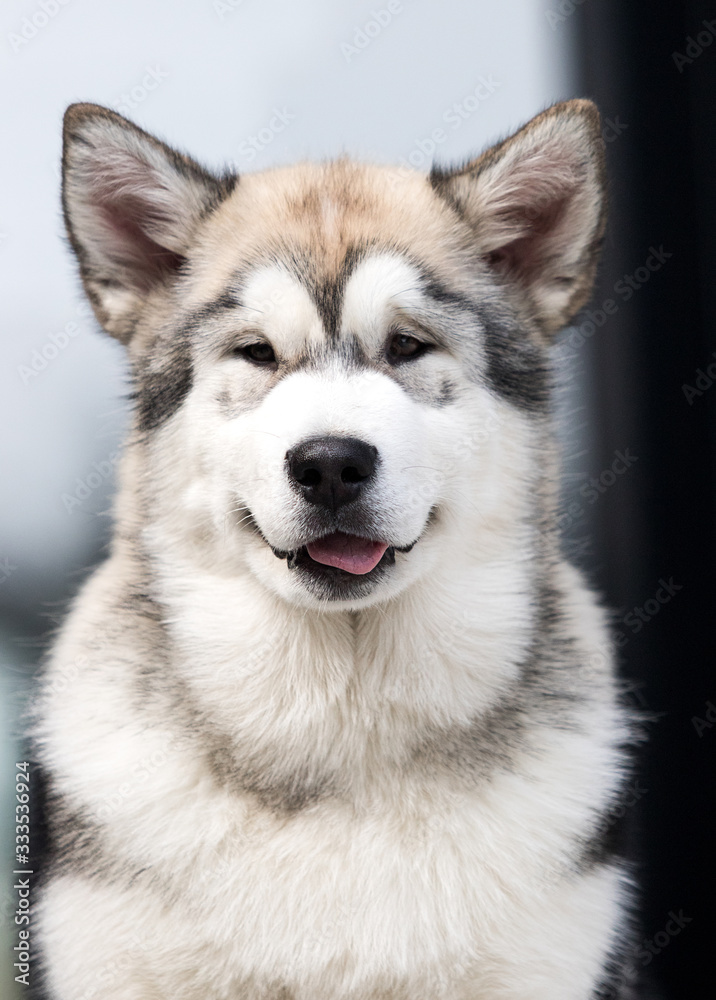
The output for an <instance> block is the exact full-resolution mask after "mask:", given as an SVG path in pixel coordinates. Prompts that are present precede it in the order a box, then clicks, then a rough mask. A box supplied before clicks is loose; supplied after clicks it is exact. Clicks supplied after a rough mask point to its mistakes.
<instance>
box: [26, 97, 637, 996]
mask: <svg viewBox="0 0 716 1000" xmlns="http://www.w3.org/2000/svg"><path fill="white" fill-rule="evenodd" d="M604 190H605V172H604V158H603V142H602V140H601V133H600V119H599V114H598V111H597V109H596V108H595V106H594V105H593V104H592V103H591V102H589V101H586V100H571V101H566V102H563V103H560V104H556V105H554V106H553V107H551V108H549V109H547V110H546V111H544V112H543V113H541V114H539V115H537V117H535V118H533V119H532V120H531V121H530V122H528V123H527V124H526V125H525V126H524V127H522V128H521V129H519V130H518V131H516V132H515V133H514V134H512V135H510V136H509V137H508V138H506V139H505V140H504V141H501V142H499V143H498V144H497V145H495V146H493V147H492V148H490V149H488V150H487V151H486V152H484V153H483V154H482V155H480V156H478V157H477V158H474V159H470V160H468V161H467V162H465V163H463V164H461V165H458V166H455V167H437V166H436V167H434V168H433V169H432V171H431V173H430V174H429V176H428V175H424V174H422V173H419V172H416V171H412V170H409V169H405V168H395V167H389V166H374V165H368V164H364V163H358V162H354V161H351V160H350V159H338V160H336V161H330V162H324V163H318V164H312V163H302V164H299V165H296V166H292V167H289V168H283V167H281V168H275V169H270V170H265V171H263V172H259V173H255V174H249V175H246V176H241V177H237V176H235V175H234V174H232V173H225V174H222V175H219V174H215V173H211V172H209V171H208V170H206V169H204V168H203V167H202V166H200V165H199V164H198V163H197V162H196V161H195V160H193V159H192V158H190V157H189V156H186V155H184V154H182V153H179V152H177V151H175V150H174V149H173V148H170V147H169V146H168V145H166V144H164V143H163V142H161V141H160V140H158V139H156V138H154V137H153V136H151V135H149V134H147V133H146V132H144V131H142V130H141V129H139V128H138V127H136V126H135V125H134V124H132V123H130V122H129V121H127V120H125V119H124V118H122V117H120V116H119V115H117V114H115V113H114V112H112V111H110V110H107V109H105V108H102V107H99V106H97V105H92V104H75V105H72V106H70V107H69V109H68V110H67V113H66V116H65V125H64V153H63V206H64V214H65V220H66V224H67V231H68V234H69V239H70V242H71V245H72V248H73V249H74V252H75V254H76V256H77V260H78V262H79V271H80V274H81V278H82V282H83V285H84V289H85V291H86V294H87V296H88V298H89V301H90V303H91V304H92V307H93V309H94V312H95V314H96V317H97V319H98V320H99V323H100V324H101V325H102V327H103V328H104V330H105V331H107V332H108V333H109V334H111V335H112V336H113V337H115V338H117V339H118V340H119V341H121V342H122V343H123V344H125V345H126V347H127V351H128V356H129V364H130V368H131V378H132V386H133V392H132V399H133V404H132V414H133V416H132V425H131V430H130V433H129V437H128V440H127V443H126V447H125V449H124V452H123V456H122V459H121V464H120V469H119V490H118V496H117V500H116V503H115V506H114V512H113V516H114V524H115V528H114V534H113V539H112V543H111V550H110V554H109V557H108V559H107V560H106V562H105V563H104V564H103V565H101V566H100V567H99V568H98V569H97V570H96V571H95V572H94V574H93V575H92V576H91V577H90V579H89V580H88V582H87V583H86V584H85V585H84V586H83V588H82V589H81V592H80V593H79V596H78V597H77V598H76V601H75V603H74V605H73V608H72V610H71V612H70V614H69V615H68V617H67V619H66V621H65V622H64V624H63V626H62V628H61V629H60V631H59V633H58V635H57V637H56V639H55V641H54V645H53V648H52V651H51V654H50V656H49V660H48V663H47V666H46V669H45V671H44V675H43V680H42V683H41V685H40V687H39V691H38V695H37V698H36V706H35V720H36V721H35V722H34V728H33V739H34V745H35V748H36V751H35V752H36V756H37V760H38V764H39V766H40V767H41V768H42V771H43V773H44V774H45V775H46V781H47V788H48V796H49V799H48V801H49V817H50V818H49V824H50V827H49V829H50V845H51V862H50V864H49V867H48V870H47V875H46V878H45V880H44V883H43V886H42V889H41V892H40V893H39V897H38V900H37V905H36V915H35V935H36V937H37V938H38V939H39V943H40V946H41V950H42V965H43V975H44V982H45V986H46V989H47V993H48V996H50V997H51V998H53V1000H92V998H95V997H101V998H103V1000H140V998H141V1000H239V998H241V1000H518V998H519V1000H525V998H528V997H529V998H530V1000H596V998H598V997H617V996H618V997H620V998H622V1000H624V998H628V997H632V996H635V995H636V993H635V989H636V986H635V980H634V974H633V971H631V964H630V963H631V961H632V955H633V936H634V933H635V931H634V919H633V908H634V900H635V893H636V891H637V889H636V884H635V881H636V880H635V875H634V871H633V869H632V866H631V864H630V862H629V861H628V860H627V859H626V858H625V857H624V856H623V853H622V851H621V848H620V846H619V844H618V842H617V839H618V838H617V837H616V827H617V824H616V823H615V816H616V814H617V813H618V812H619V809H618V805H619V802H620V797H621V796H622V795H623V790H624V783H625V781H626V780H627V779H628V777H629V775H630V769H631V766H632V765H631V756H632V754H631V750H630V747H631V746H633V744H634V742H635V741H636V740H637V739H638V731H639V722H638V720H637V719H636V718H635V716H634V713H632V712H631V711H630V710H629V709H628V708H627V707H625V705H624V704H623V701H622V697H621V695H620V688H619V683H618V681H617V679H616V673H615V667H614V658H613V649H612V646H613V643H612V640H611V637H610V631H609V627H608V616H607V613H606V612H605V611H604V610H603V609H602V607H601V605H600V602H599V600H598V599H597V597H596V596H595V594H594V593H593V591H592V589H591V588H590V586H589V585H588V584H587V583H586V582H585V580H584V578H583V576H582V574H581V573H580V572H579V571H578V570H577V569H576V568H574V567H573V566H572V565H570V564H569V562H568V561H567V560H566V559H565V557H564V555H563V552H562V548H561V545H560V538H559V531H558V519H559V458H558V449H557V445H556V443H555V434H554V427H553V424H554V417H553V413H552V408H551V399H552V382H553V376H552V363H551V356H552V353H553V352H552V344H553V341H554V338H555V335H556V334H557V332H558V331H559V330H560V329H561V328H563V327H564V326H565V324H567V323H568V321H569V320H570V318H571V317H573V316H574V315H575V314H576V312H577V311H578V310H579V309H580V307H582V306H583V305H584V303H585V302H586V301H587V299H588V296H589V294H590V291H591V288H592V284H593V280H594V275H595V270H596V267H597V259H598V254H599V250H600V244H601V242H602V238H603V232H604V226H605V195H604ZM622 811H623V810H622Z"/></svg>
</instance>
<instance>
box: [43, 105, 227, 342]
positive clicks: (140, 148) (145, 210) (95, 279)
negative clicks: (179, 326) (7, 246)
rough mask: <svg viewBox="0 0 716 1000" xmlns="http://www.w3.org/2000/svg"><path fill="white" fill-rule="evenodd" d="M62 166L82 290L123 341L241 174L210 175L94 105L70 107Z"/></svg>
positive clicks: (110, 330)
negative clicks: (205, 218)
mask: <svg viewBox="0 0 716 1000" xmlns="http://www.w3.org/2000/svg"><path fill="white" fill-rule="evenodd" d="M62 167H63V178H62V202H63V207H64V214H65V223H66V225H67V231H68V234H69V237H70V242H71V243H72V247H73V249H74V251H75V253H76V254H77V258H78V260H79V264H80V273H81V275H82V281H83V284H84V287H85V291H86V292H87V295H88V297H89V299H90V302H91V303H92V306H93V308H94V311H95V314H96V316H97V318H98V320H99V321H100V323H101V324H102V326H103V327H104V328H105V330H107V332H108V333H111V334H112V335H113V336H115V337H117V338H118V339H119V340H121V341H123V342H125V343H126V342H128V341H129V340H130V338H131V336H132V333H133V331H134V328H135V325H136V322H137V319H138V317H139V316H140V315H141V312H142V310H143V308H144V306H145V304H146V301H147V299H148V297H149V296H150V295H151V294H152V293H153V292H154V291H155V290H156V289H158V288H162V287H164V286H166V285H167V284H168V283H170V282H171V281H172V280H173V279H174V278H176V276H177V275H178V274H179V271H180V268H181V266H182V264H183V262H184V259H185V256H186V254H187V251H188V249H189V248H190V246H191V243H192V240H193V238H194V234H195V232H196V229H197V227H198V225H199V224H200V223H201V221H202V219H203V218H204V217H205V216H206V215H208V214H209V213H210V212H211V211H212V210H213V209H214V208H216V206H217V205H219V204H220V203H221V201H222V200H223V199H224V198H225V197H227V196H228V194H230V192H231V190H232V189H233V186H234V184H235V182H236V177H235V176H233V175H230V174H227V175H224V176H221V177H217V176H215V175H213V174H211V173H210V172H209V171H207V170H205V169H204V168H203V167H201V166H200V165H199V164H198V163H196V161H194V160H192V159H191V158H190V157H188V156H185V155H184V154H182V153H178V152H177V151H176V150H174V149H172V148H171V147H170V146H167V145H166V144H165V143H163V142H160V141H159V140H158V139H155V138H154V136H152V135H149V134H148V133H147V132H144V131H143V130H142V129H140V128H138V127H137V126H136V125H134V124H133V123H132V122H130V121H127V119H126V118H122V117H121V115H118V114H116V112H114V111H111V110H110V109H109V108H103V107H100V106H99V105H96V104H71V105H70V107H69V108H68V109H67V112H66V113H65V121H64V148H63V157H62Z"/></svg>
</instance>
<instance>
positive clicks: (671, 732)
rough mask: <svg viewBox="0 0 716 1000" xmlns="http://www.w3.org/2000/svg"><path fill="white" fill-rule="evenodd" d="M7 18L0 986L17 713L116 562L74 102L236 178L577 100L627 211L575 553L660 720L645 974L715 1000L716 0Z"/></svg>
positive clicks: (409, 145) (571, 368)
mask: <svg viewBox="0 0 716 1000" xmlns="http://www.w3.org/2000/svg"><path fill="white" fill-rule="evenodd" d="M0 17H1V19H2V32H1V33H0V34H1V38H0V44H1V45H2V46H3V47H4V57H3V59H2V62H1V63H0V82H1V85H2V89H1V92H2V95H3V98H2V106H3V114H2V121H1V122H0V128H1V129H2V149H3V150H4V155H3V157H2V161H0V178H1V180H2V183H1V184H0V191H1V192H2V193H1V194H0V268H1V269H2V273H3V276H4V279H5V291H4V295H3V317H2V321H1V322H2V331H3V334H2V344H3V363H2V367H1V369H0V412H1V415H0V425H1V426H2V428H3V434H2V466H1V468H2V470H3V473H4V475H3V476H2V485H1V487H0V532H1V533H0V658H1V659H2V674H1V675H0V692H1V693H2V712H3V723H4V725H3V743H2V748H1V754H0V796H1V798H2V810H1V811H0V816H1V817H2V819H1V820H0V838H1V839H2V843H1V847H2V859H3V866H4V868H3V882H2V888H0V937H1V939H2V952H1V957H0V994H1V995H2V997H7V998H8V1000H15V998H19V997H20V996H22V995H24V994H23V993H22V992H21V988H20V987H18V986H17V984H16V983H15V982H14V976H15V975H16V974H17V970H13V968H12V962H13V961H14V960H15V959H14V958H12V957H10V956H11V954H12V947H13V946H14V945H15V944H16V943H17V927H16V925H15V923H14V919H15V909H16V907H17V892H16V891H15V890H13V889H12V880H11V877H10V871H11V869H12V866H13V854H12V853H11V845H12V843H13V840H12V838H13V837H14V830H13V829H12V828H11V825H10V820H11V818H14V811H12V812H11V809H13V807H14V795H15V789H14V784H15V773H16V771H15V762H16V761H18V760H21V759H22V756H23V753H24V751H23V750H22V749H21V748H20V745H19V743H18V734H19V732H20V729H21V721H20V720H21V713H22V706H23V704H24V701H25V698H26V694H27V690H28V686H29V684H30V682H31V679H32V676H33V672H34V669H35V667H36V664H37V662H38V659H39V658H40V656H41V655H42V652H43V649H44V648H45V644H46V639H47V635H48V632H49V630H50V629H51V628H52V625H53V622H54V621H56V620H57V619H58V617H59V616H61V615H62V612H63V609H64V608H65V607H66V604H67V601H68V599H69V598H71V596H72V595H73V594H74V592H75V591H76V589H77V587H78V586H79V584H80V583H81V582H82V580H83V579H84V577H85V576H86V574H87V572H88V571H89V570H90V569H91V567H92V566H93V565H95V564H96V563H97V561H98V560H99V559H101V557H102V553H103V547H104V546H105V544H106V541H107V537H108V532H109V527H110V524H109V519H108V517H107V515H106V511H107V509H108V505H109V502H110V497H111V495H112V490H113V470H114V459H115V458H116V453H117V449H118V448H119V446H120V443H121V440H122V435H123V430H124V428H125V426H126V420H127V409H126V406H127V404H126V399H125V397H126V393H127V389H128V386H127V382H126V370H125V366H124V359H123V354H122V350H121V349H120V348H119V347H118V346H117V345H116V344H114V343H113V342H112V341H111V340H110V339H109V338H107V337H106V336H104V335H102V334H101V333H99V332H98V331H97V329H96V326H95V323H94V321H93V320H92V318H91V315H90V311H89V309H88V307H87V306H86V305H85V304H84V302H83V300H82V298H81V295H80V293H79V281H78V278H77V275H76V270H75V265H74V261H73V260H72V258H71V256H70V253H69V249H68V247H67V245H66V243H65V240H64V234H63V227H62V220H61V214H60V172H59V165H60V135H61V120H62V114H63V112H64V109H65V107H66V105H67V104H69V103H70V102H72V101H77V100H89V101H93V102H96V103H100V104H105V105H107V106H109V107H112V108H114V109H116V110H117V111H119V112H120V113H121V114H124V115H125V116H127V117H130V118H132V119H133V120H134V121H136V122H137V123H138V124H140V125H141V126H142V127H144V128H146V129H148V130H149V131H151V132H154V133H156V134H158V135H159V136H161V137H162V138H164V139H166V140H167V141H168V142H170V143H171V144H173V145H175V146H178V147H179V148H182V149H185V150H187V151H188V152H190V153H192V154H193V155H195V156H196V157H197V158H198V159H200V160H202V161H203V162H205V163H206V164H207V165H209V166H213V167H217V168H223V167H226V166H234V167H235V168H236V169H238V170H239V172H244V171H250V170H257V169H262V168H264V167H267V166H271V165H275V164H280V163H287V162H290V161H293V160H297V159H301V158H309V157H310V158H316V157H325V156H332V155H336V154H339V153H343V152H346V153H349V154H351V155H353V156H357V157H359V158H363V159H373V160H378V161H391V162H405V163H408V164H410V165H412V166H415V167H417V168H419V169H425V170H427V169H428V168H429V166H430V164H431V162H432V161H433V160H434V159H437V160H439V161H442V162H446V161H450V160H461V159H463V158H465V157H467V156H468V155H471V154H474V153H477V152H479V151H480V150H481V149H482V148H484V147H485V146H486V145H488V144H489V143H491V142H494V141H495V140H497V139H499V138H501V137H502V136H504V135H505V134H506V133H507V132H509V131H511V130H513V129H514V128H516V127H517V126H519V125H520V124H522V123H523V122H525V121H526V120H527V119H528V118H530V117H531V116H532V115H534V114H536V113H537V112H539V111H540V110H542V109H543V108H544V107H545V106H547V105H549V104H551V103H553V102H555V101H558V100H562V99H564V98H568V97H573V96H585V97H591V98H593V99H595V100H596V101H597V103H598V104H599V106H600V108H601V110H602V113H603V117H604V131H603V138H604V142H605V148H606V152H607V158H608V163H609V169H610V183H611V218H610V224H609V230H608V233H607V240H606V248H605V252H604V255H603V262H602V267H601V272H600V278H599V284H598V287H597V289H596V291H595V294H594V297H593V300H592V303H591V304H590V306H589V308H588V309H587V310H585V311H584V313H583V314H581V315H580V316H579V317H577V319H576V320H575V323H574V325H573V326H572V327H570V328H569V329H568V330H566V331H564V333H563V334H562V335H561V338H560V341H559V344H558V345H557V347H556V351H555V353H556V359H557V362H558V364H559V366H560V371H562V372H563V377H562V380H561V381H562V382H563V388H562V390H561V391H560V393H559V400H558V411H559V420H560V425H561V429H562V436H563V440H564V449H565V475H564V513H563V527H564V534H565V546H566V548H567V550H568V551H569V552H570V554H571V555H572V557H573V558H574V559H575V560H577V561H578V562H580V563H581V564H582V565H583V566H584V567H585V568H586V569H587V570H588V572H589V573H590V575H591V578H592V580H593V581H594V582H595V584H596V585H597V586H598V587H599V589H600V591H601V593H602V594H603V595H604V598H605V600H606V601H607V603H608V604H609V605H610V606H611V607H612V608H613V609H614V623H615V631H616V637H617V643H618V645H619V646H620V655H621V669H622V671H623V674H624V678H625V684H626V687H627V692H628V694H627V697H628V698H630V699H631V700H632V702H633V703H634V704H635V705H637V706H640V707H643V708H644V709H646V710H647V711H649V712H650V713H653V715H654V716H655V717H656V721H655V722H654V723H653V724H652V725H651V742H650V745H649V748H648V750H647V751H646V753H645V755H644V760H643V762H642V766H641V771H640V776H639V780H638V783H636V784H634V785H633V786H632V790H633V794H632V795H631V797H630V798H629V799H627V800H625V804H624V811H625V816H626V818H627V820H628V822H629V824H630V827H631V829H632V831H633V835H638V837H639V839H640V841H641V844H642V859H643V861H642V881H643V884H644V893H643V906H642V911H643V912H642V921H643V932H644V941H643V955H645V956H647V958H648V960H647V958H643V959H642V960H641V961H642V964H644V965H648V966H649V970H650V971H651V972H652V973H653V976H654V978H655V980H656V981H657V982H658V983H659V984H660V988H661V991H662V995H663V997H664V998H668V1000H671V998H673V1000H684V998H689V1000H701V998H704V1000H706V998H710V997H712V996H713V995H714V981H713V980H714V977H713V958H712V956H713V941H714V933H713V932H714V915H713V905H712V900H713V890H714V884H713V880H712V875H713V866H714V850H713V838H714V820H715V819H716V816H715V809H714V794H713V788H714V780H713V777H714V772H713V767H712V764H713V760H714V747H715V746H716V674H715V672H714V657H713V647H714V642H713V637H714V632H716V615H715V614H714V610H715V608H716V605H715V603H714V577H713V567H714V562H715V560H714V555H715V554H716V553H715V552H714V517H713V514H714V457H715V454H716V452H715V449H714V416H715V414H716V390H713V391H712V387H713V385H714V383H716V342H715V340H716V338H715V337H714V319H715V315H716V282H715V281H714V275H713V266H714V263H715V262H716V253H715V252H714V251H715V248H714V243H715V241H716V211H715V205H714V200H715V196H714V185H713V178H714V176H715V175H716V148H715V146H716V128H715V127H714V125H715V124H716V122H715V120H714V119H715V117H716V114H715V109H716V2H714V3H713V6H712V7H710V8H709V7H708V6H707V5H704V4H700V3H688V2H678V0H677V2H672V3H671V4H669V5H668V7H667V6H666V5H661V6H659V7H657V6H656V5H654V4H647V3H646V2H645V0H634V2H630V3H629V4H624V3H618V2H616V0H581V2H578V0H508V2H505V3H503V4H495V3H492V2H487V0H442V2H441V3H439V4H438V3H437V2H435V0H433V2H429V0H373V2H370V0H369V2H353V0H351V2H347V3H343V4H340V5H337V4H332V3H330V2H329V0H306V2H304V3H302V4H293V3H289V2H288V0H276V2H274V3H271V4H259V3H258V2H257V0H195V2H194V3H192V4H184V5H178V4H176V3H173V2H170V0H154V2H153V3H151V4H146V3H143V2H141V0H124V2H123V3H121V4H109V3H94V4H90V3H89V0H5V2H4V4H3V9H2V14H1V15H0ZM673 914H676V915H681V922H680V926H679V931H678V933H677V934H673V933H671V932H670V931H669V930H668V929H667V925H668V926H669V927H671V928H673V927H674V926H676V925H675V924H674V923H673ZM649 956H650V957H649Z"/></svg>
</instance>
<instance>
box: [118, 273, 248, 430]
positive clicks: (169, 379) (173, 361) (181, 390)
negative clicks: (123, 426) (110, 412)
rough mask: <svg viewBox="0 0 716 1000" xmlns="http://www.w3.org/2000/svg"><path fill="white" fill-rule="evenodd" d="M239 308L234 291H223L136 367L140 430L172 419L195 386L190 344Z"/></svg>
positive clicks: (158, 343) (190, 316) (136, 394)
mask: <svg viewBox="0 0 716 1000" xmlns="http://www.w3.org/2000/svg"><path fill="white" fill-rule="evenodd" d="M238 305H240V302H239V299H238V298H237V296H236V294H235V293H234V292H230V291H228V290H227V291H224V292H222V293H221V295H219V296H217V297H216V298H215V299H214V300H213V301H211V302H206V303H204V305H201V306H199V307H198V308H197V309H195V310H194V311H193V312H192V313H190V314H189V315H188V316H186V317H185V318H184V319H183V320H182V322H181V323H180V325H179V327H178V328H177V329H176V330H173V331H171V333H169V334H167V336H166V337H161V338H160V339H159V340H158V341H157V343H156V344H155V345H154V347H153V348H152V351H151V353H150V355H149V357H148V359H146V360H143V361H141V362H140V363H139V364H138V365H137V371H136V374H135V390H134V392H133V399H134V400H135V402H136V407H137V423H138V427H139V430H140V431H143V432H144V431H153V430H156V429H157V428H158V427H160V426H161V425H162V424H163V423H165V421H167V420H168V419H169V418H170V417H171V416H173V415H174V414H175V413H176V412H177V410H178V409H179V407H180V406H181V404H182V403H183V402H184V400H185V399H186V397H187V395H188V394H189V392H190V391H191V387H192V384H193V372H192V360H191V348H190V341H191V338H192V337H193V336H195V335H196V334H199V333H201V328H202V324H204V323H205V322H206V321H207V320H210V319H213V318H214V317H215V316H219V315H221V314H222V313H224V312H229V311H231V310H233V309H236V307H237V306H238Z"/></svg>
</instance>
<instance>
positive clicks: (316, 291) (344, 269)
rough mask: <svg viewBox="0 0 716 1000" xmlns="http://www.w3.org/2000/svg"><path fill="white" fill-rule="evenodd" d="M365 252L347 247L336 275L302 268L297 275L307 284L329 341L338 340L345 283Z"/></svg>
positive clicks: (365, 248)
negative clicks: (316, 273)
mask: <svg viewBox="0 0 716 1000" xmlns="http://www.w3.org/2000/svg"><path fill="white" fill-rule="evenodd" d="M367 250H368V247H365V246H350V247H348V249H347V250H346V253H345V256H344V257H343V261H342V262H341V265H340V267H339V268H338V271H337V273H336V274H332V275H325V274H323V275H313V274H311V271H310V269H309V268H306V267H305V266H304V269H303V271H302V273H301V274H300V275H299V277H301V278H302V280H304V281H305V282H306V284H307V287H308V290H309V293H310V295H311V297H312V299H313V301H314V303H315V305H316V309H317V311H318V315H319V316H320V317H321V323H322V324H323V328H324V330H325V331H326V335H327V337H328V339H329V340H331V341H335V340H336V339H337V338H338V328H339V325H340V319H341V310H342V309H343V293H344V292H345V287H346V283H347V281H348V278H349V277H350V276H351V274H352V273H353V271H354V270H355V268H356V265H357V264H358V263H359V262H360V261H361V260H362V259H363V258H364V257H365V255H366V253H367Z"/></svg>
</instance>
